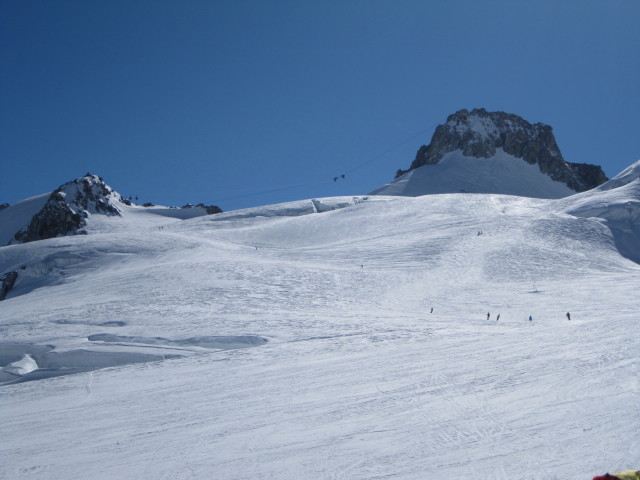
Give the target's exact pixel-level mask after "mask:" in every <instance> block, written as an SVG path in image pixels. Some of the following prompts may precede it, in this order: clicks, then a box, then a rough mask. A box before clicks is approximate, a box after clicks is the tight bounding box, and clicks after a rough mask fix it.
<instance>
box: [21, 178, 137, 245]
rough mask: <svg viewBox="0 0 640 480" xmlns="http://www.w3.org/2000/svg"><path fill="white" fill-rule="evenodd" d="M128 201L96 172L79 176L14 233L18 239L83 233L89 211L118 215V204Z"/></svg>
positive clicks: (36, 238)
mask: <svg viewBox="0 0 640 480" xmlns="http://www.w3.org/2000/svg"><path fill="white" fill-rule="evenodd" d="M118 203H121V204H125V205H126V204H128V202H126V201H125V200H124V199H123V198H122V197H121V196H120V194H118V193H117V192H115V191H114V190H113V189H112V188H111V187H109V186H108V185H107V184H105V183H104V181H103V180H102V178H100V177H98V176H97V175H91V174H87V175H85V176H84V177H82V178H79V179H76V180H73V181H71V182H68V183H65V184H64V185H61V186H60V187H58V188H57V189H56V190H55V191H54V192H53V193H51V196H50V197H49V199H48V200H47V203H46V204H45V206H44V207H43V208H42V209H41V210H40V211H39V212H38V213H36V214H35V215H34V216H33V217H32V219H31V221H30V222H29V225H28V226H27V227H26V228H25V229H23V230H21V231H19V232H18V233H16V234H15V236H14V239H15V241H17V242H22V243H27V242H33V241H35V240H44V239H47V238H55V237H58V236H61V235H68V234H82V233H86V232H85V231H84V230H83V228H84V227H85V226H86V224H87V222H86V219H87V218H88V216H89V215H90V214H95V213H97V214H102V215H117V216H119V215H120V211H119V210H118V207H117V204H118Z"/></svg>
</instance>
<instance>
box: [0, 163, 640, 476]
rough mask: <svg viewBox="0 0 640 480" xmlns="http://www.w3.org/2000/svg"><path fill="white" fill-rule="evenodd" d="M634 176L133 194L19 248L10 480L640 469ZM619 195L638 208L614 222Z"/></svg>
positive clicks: (8, 353) (6, 428) (2, 324)
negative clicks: (225, 208)
mask: <svg viewBox="0 0 640 480" xmlns="http://www.w3.org/2000/svg"><path fill="white" fill-rule="evenodd" d="M636 165H638V164H636ZM638 169H640V167H638ZM626 178H627V179H629V178H630V180H629V181H627V182H626V183H624V182H623V183H622V184H620V185H617V184H616V186H614V187H612V189H609V190H606V189H600V190H598V189H596V190H593V191H590V192H585V193H583V194H580V195H575V196H573V197H568V198H565V199H561V200H543V199H534V198H525V197H516V196H508V195H497V194H443V195H427V196H420V197H390V196H369V197H353V198H352V197H348V198H347V197H345V198H328V199H316V200H315V201H312V200H304V201H299V202H292V203H288V204H282V205H271V206H266V207H260V208H255V209H249V210H243V211H238V212H229V213H223V214H218V215H210V216H202V217H198V218H192V219H184V220H181V219H176V218H170V217H166V216H163V215H156V214H153V213H152V212H147V213H145V211H144V210H142V209H137V210H135V209H133V210H131V211H129V212H128V211H127V210H126V209H123V215H122V217H117V218H116V217H108V218H99V219H98V218H96V219H95V220H96V221H95V222H93V223H90V227H91V228H88V231H89V234H88V235H82V236H75V237H62V238H55V239H50V240H43V241H37V242H32V243H27V244H20V245H11V246H6V247H2V248H0V274H1V273H4V272H6V271H10V270H14V269H20V268H21V267H25V268H24V269H20V270H19V272H20V273H19V277H18V280H17V282H16V285H15V287H14V289H13V290H11V292H10V293H9V295H8V298H7V300H5V301H4V302H0V333H1V338H2V342H3V344H0V359H1V360H2V362H3V363H2V366H3V367H4V369H3V371H2V372H1V374H0V382H2V383H4V385H3V386H0V408H1V411H2V415H1V417H0V418H1V423H2V434H3V441H2V442H1V443H0V477H2V478H7V479H22V478H29V479H31V478H33V479H38V478H43V479H45V478H47V479H86V478H91V479H114V478H122V479H142V478H144V479H147V478H148V479H210V478H217V479H292V480H293V479H296V480H297V479H382V478H385V479H386V478H388V479H428V478H469V479H504V480H507V479H509V480H511V479H514V478H517V479H540V480H542V479H544V480H550V479H556V480H580V479H590V478H591V477H592V476H594V475H596V474H603V473H604V472H607V471H610V472H613V471H620V470H625V469H632V468H640V337H639V335H638V328H639V326H640V296H639V295H638V287H639V286H640V265H639V264H638V263H636V262H634V261H632V260H633V259H634V258H633V255H634V252H636V251H637V250H634V248H638V245H639V244H640V235H638V232H640V229H639V228H638V227H639V223H638V222H640V221H639V220H638V215H637V210H633V209H634V208H636V207H635V206H637V205H638V202H639V200H640V195H639V193H638V192H639V191H640V187H639V185H640V183H639V182H640V180H638V178H637V176H636V177H635V178H633V176H631V177H629V176H627V177H626ZM605 196H606V198H605ZM614 197H615V198H614ZM607 202H608V204H611V205H613V207H612V208H614V209H615V208H618V207H617V206H618V205H626V204H627V203H628V204H629V205H631V207H632V210H633V211H635V212H636V213H635V216H633V214H630V216H629V217H628V218H626V217H625V218H624V221H625V222H628V223H625V224H624V225H622V224H620V223H616V222H618V221H619V220H620V218H621V217H620V216H619V215H617V214H614V215H613V216H612V217H611V218H608V217H607V213H608V212H610V211H614V210H609V209H607V208H605V207H603V205H605V203H607ZM134 210H135V211H134ZM127 212H128V213H127ZM96 217H97V216H96ZM611 222H613V223H611ZM627 226H628V227H629V228H628V229H627ZM625 229H626V230H625ZM620 232H622V233H623V234H624V235H622V234H621V233H620ZM480 233H481V234H480ZM621 239H622V240H624V246H625V248H626V249H627V250H624V252H623V253H624V254H625V255H626V256H623V255H621V253H620V252H621V251H622V250H620V248H619V247H620V245H621V243H620V242H621ZM432 309H433V312H432V313H431V310H432ZM567 312H570V313H571V320H568V319H567V318H566V316H565V315H566V313H567ZM487 313H489V314H490V318H489V319H487ZM498 314H499V315H500V319H499V321H496V317H497V315H498ZM530 316H531V317H532V320H531V321H529V317H530ZM34 365H35V366H34ZM36 367H37V368H36ZM67 373H74V374H72V375H71V374H67Z"/></svg>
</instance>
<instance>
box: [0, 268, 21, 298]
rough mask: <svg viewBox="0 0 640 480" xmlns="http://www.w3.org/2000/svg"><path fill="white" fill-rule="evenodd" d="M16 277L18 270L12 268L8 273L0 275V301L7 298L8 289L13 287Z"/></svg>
mask: <svg viewBox="0 0 640 480" xmlns="http://www.w3.org/2000/svg"><path fill="white" fill-rule="evenodd" d="M17 278H18V271H17V270H14V271H12V272H9V273H5V274H4V275H3V276H1V277H0V301H2V300H4V299H5V298H7V294H8V293H9V290H11V289H12V288H13V285H14V284H15V283H16V279H17Z"/></svg>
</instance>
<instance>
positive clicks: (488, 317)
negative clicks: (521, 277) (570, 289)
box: [431, 308, 571, 322]
mask: <svg viewBox="0 0 640 480" xmlns="http://www.w3.org/2000/svg"><path fill="white" fill-rule="evenodd" d="M431 313H433V308H432V309H431ZM565 316H566V317H567V320H571V313H569V312H567V314H566V315H565ZM489 320H491V312H487V321H489ZM499 320H500V314H498V316H497V317H496V322H497V321H499ZM529 321H530V322H532V321H533V316H531V315H529Z"/></svg>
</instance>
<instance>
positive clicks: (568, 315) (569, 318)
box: [567, 312, 571, 320]
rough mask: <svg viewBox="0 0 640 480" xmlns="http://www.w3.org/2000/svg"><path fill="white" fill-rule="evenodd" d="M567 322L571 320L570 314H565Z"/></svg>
mask: <svg viewBox="0 0 640 480" xmlns="http://www.w3.org/2000/svg"><path fill="white" fill-rule="evenodd" d="M567 320H571V314H570V313H569V312H567Z"/></svg>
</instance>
